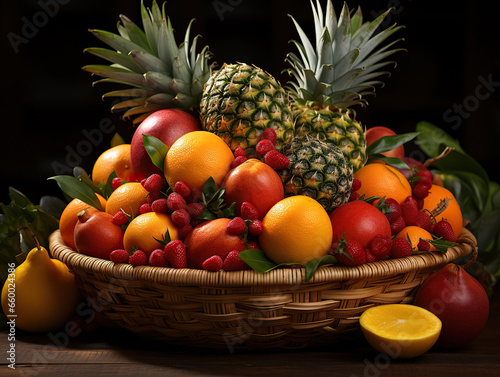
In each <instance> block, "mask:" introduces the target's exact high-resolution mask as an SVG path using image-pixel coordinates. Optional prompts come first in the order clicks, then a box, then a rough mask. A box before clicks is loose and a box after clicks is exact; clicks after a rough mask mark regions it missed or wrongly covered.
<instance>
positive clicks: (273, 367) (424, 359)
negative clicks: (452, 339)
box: [0, 292, 500, 377]
mask: <svg viewBox="0 0 500 377" xmlns="http://www.w3.org/2000/svg"><path fill="white" fill-rule="evenodd" d="M15 336H16V339H15V343H14V344H15V367H16V369H15V370H13V369H10V368H9V367H8V364H9V363H10V362H9V361H8V360H7V357H9V356H8V355H9V347H10V342H9V340H8V334H7V333H5V332H3V333H0V350H1V351H2V359H1V361H0V364H1V365H0V376H19V375H21V376H52V377H58V376H74V377H78V376H85V377H89V376H90V377H97V376H107V377H109V376H110V375H113V374H116V375H118V376H299V375H300V376H306V375H313V376H347V377H355V376H360V377H361V376H371V377H376V376H398V377H401V376H404V377H412V376H426V377H429V376H453V377H459V376H474V377H476V376H500V294H499V292H497V293H495V294H494V296H493V297H492V299H491V307H490V317H489V320H488V323H487V325H486V328H485V329H484V330H483V332H482V333H481V334H480V336H479V337H478V338H477V339H476V340H475V341H474V342H473V343H471V344H470V345H469V346H467V347H466V348H464V349H459V350H447V349H440V348H438V347H434V348H432V349H431V350H430V351H429V352H427V353H426V354H424V355H422V356H420V357H417V358H415V359H410V360H393V359H391V358H389V357H388V356H384V355H382V354H379V353H377V352H376V351H374V350H373V349H371V347H370V346H369V345H368V344H367V343H366V341H365V340H364V339H363V338H362V337H361V336H360V337H358V338H356V339H352V340H351V341H349V342H347V343H342V344H333V345H330V346H327V347H321V348H313V349H306V350H299V351H287V350H275V351H268V350H266V351H261V352H257V351H236V352H234V353H230V352H229V351H227V350H217V351H214V350H206V349H198V348H186V347H180V346H176V345H175V344H166V343H162V342H151V341H145V340H143V339H141V338H139V337H138V336H136V335H134V334H131V333H129V332H127V331H126V330H122V329H107V328H99V329H98V330H97V331H95V332H93V333H81V334H79V335H78V336H76V337H73V338H69V337H66V338H60V339H56V338H50V337H48V335H47V334H41V335H33V334H27V333H23V332H22V331H20V330H17V331H16V334H15ZM6 355H7V356H6Z"/></svg>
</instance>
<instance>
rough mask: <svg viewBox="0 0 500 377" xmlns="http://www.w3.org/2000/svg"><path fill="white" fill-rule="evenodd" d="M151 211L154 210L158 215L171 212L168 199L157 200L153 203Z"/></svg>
mask: <svg viewBox="0 0 500 377" xmlns="http://www.w3.org/2000/svg"><path fill="white" fill-rule="evenodd" d="M151 209H152V210H153V212H158V213H167V212H169V211H170V209H169V208H168V204H167V199H165V198H160V199H156V200H155V201H154V202H153V203H151Z"/></svg>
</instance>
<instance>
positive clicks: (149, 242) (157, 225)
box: [123, 212, 179, 256]
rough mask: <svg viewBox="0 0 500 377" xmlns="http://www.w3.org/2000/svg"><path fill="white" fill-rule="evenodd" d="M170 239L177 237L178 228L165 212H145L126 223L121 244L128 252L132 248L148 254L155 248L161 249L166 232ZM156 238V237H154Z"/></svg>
mask: <svg viewBox="0 0 500 377" xmlns="http://www.w3.org/2000/svg"><path fill="white" fill-rule="evenodd" d="M167 230H168V233H169V235H170V239H172V240H176V239H178V238H179V237H178V231H179V230H178V228H177V226H175V224H174V223H173V222H172V220H171V219H170V216H169V215H167V214H166V213H157V212H146V213H143V214H142V215H139V216H137V217H136V218H134V219H133V220H132V221H131V222H130V224H128V226H127V229H126V230H125V234H124V236H123V246H124V248H125V250H127V251H128V252H129V253H130V252H131V251H132V248H136V249H140V250H142V251H144V252H145V253H146V255H148V256H149V255H150V254H151V253H152V252H153V250H155V249H159V248H161V249H163V247H164V245H163V244H161V243H160V242H158V241H157V240H160V241H163V240H164V239H165V236H166V233H167ZM155 238H156V239H155Z"/></svg>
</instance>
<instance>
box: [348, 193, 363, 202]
mask: <svg viewBox="0 0 500 377" xmlns="http://www.w3.org/2000/svg"><path fill="white" fill-rule="evenodd" d="M359 198H361V195H360V194H359V192H357V191H351V194H350V195H349V201H350V202H352V201H354V200H358V199H359Z"/></svg>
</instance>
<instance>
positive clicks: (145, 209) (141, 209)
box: [139, 203, 153, 215]
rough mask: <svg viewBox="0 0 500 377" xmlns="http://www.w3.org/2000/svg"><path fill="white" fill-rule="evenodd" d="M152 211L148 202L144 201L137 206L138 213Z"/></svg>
mask: <svg viewBox="0 0 500 377" xmlns="http://www.w3.org/2000/svg"><path fill="white" fill-rule="evenodd" d="M151 211H153V210H152V209H151V206H150V205H149V204H148V203H144V204H143V205H141V206H140V207H139V213H140V214H141V215H142V214H143V213H146V212H151Z"/></svg>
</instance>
